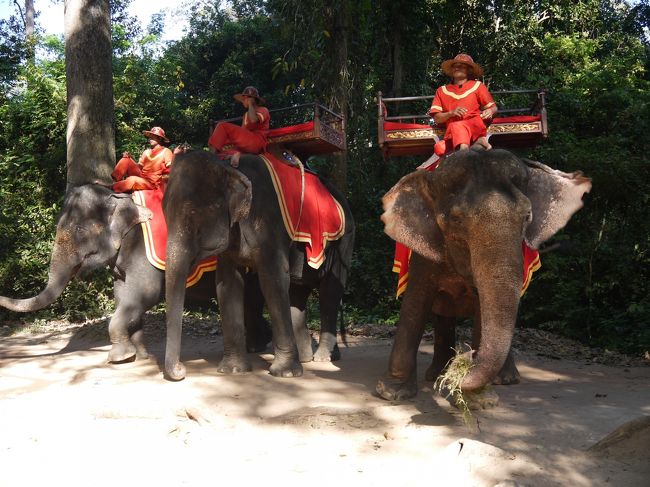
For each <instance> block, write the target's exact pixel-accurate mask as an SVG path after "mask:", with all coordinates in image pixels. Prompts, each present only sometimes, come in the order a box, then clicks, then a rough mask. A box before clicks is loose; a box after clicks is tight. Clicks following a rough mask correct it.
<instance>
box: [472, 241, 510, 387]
mask: <svg viewBox="0 0 650 487" xmlns="http://www.w3.org/2000/svg"><path fill="white" fill-rule="evenodd" d="M519 255H521V251H520V250H519ZM488 257H489V256H487V255H486V256H485V257H484V259H483V262H489V264H487V265H483V266H482V269H481V270H478V271H475V282H476V285H477V290H478V295H479V300H480V309H481V316H480V319H481V327H480V330H481V336H480V341H479V346H478V351H477V352H476V354H475V356H474V366H473V367H472V368H471V369H470V372H469V374H468V375H467V376H466V377H465V378H464V379H463V381H462V383H461V385H460V387H461V389H462V390H463V391H465V392H471V391H475V390H477V389H480V388H482V387H484V386H486V385H487V384H489V383H490V382H491V381H492V380H493V379H494V378H495V377H496V376H497V374H498V373H499V371H500V370H501V368H502V367H503V364H504V363H505V361H506V358H507V357H508V352H509V351H510V344H511V342H512V336H513V334H514V329H515V322H516V319H517V309H518V307H519V297H520V293H521V285H522V271H521V259H513V260H514V262H501V263H496V264H495V263H494V256H492V257H491V259H490V260H485V259H486V258H488Z"/></svg>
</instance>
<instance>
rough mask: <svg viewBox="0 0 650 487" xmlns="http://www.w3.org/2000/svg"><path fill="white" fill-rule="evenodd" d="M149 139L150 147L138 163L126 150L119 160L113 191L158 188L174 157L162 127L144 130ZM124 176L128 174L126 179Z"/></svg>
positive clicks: (114, 171)
mask: <svg viewBox="0 0 650 487" xmlns="http://www.w3.org/2000/svg"><path fill="white" fill-rule="evenodd" d="M142 133H143V134H144V136H145V137H147V138H148V139H149V145H150V148H149V149H146V150H145V151H144V152H143V153H142V155H141V156H140V160H139V161H138V163H137V164H136V163H135V161H134V160H133V159H132V158H131V154H129V153H128V152H125V153H124V154H122V159H120V160H119V161H118V163H117V164H116V166H115V169H114V170H113V174H111V177H112V178H113V181H115V183H114V184H113V191H115V192H116V193H126V192H128V191H135V190H139V189H158V188H159V187H161V184H162V177H163V174H166V173H168V172H169V166H171V163H172V161H173V159H174V155H173V153H172V151H171V150H170V149H168V148H167V147H165V146H164V145H163V144H168V143H169V139H168V138H167V137H165V131H164V130H163V129H162V128H160V127H153V128H152V129H151V130H145V131H144V132H142ZM124 176H127V177H126V179H122V178H124Z"/></svg>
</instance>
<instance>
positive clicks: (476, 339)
mask: <svg viewBox="0 0 650 487" xmlns="http://www.w3.org/2000/svg"><path fill="white" fill-rule="evenodd" d="M481 330H482V328H481V313H480V310H478V311H477V313H476V315H475V316H474V326H473V331H472V348H473V349H474V350H478V346H479V343H481ZM520 377H521V375H520V374H519V370H517V365H516V364H515V358H514V355H513V353H512V347H511V348H510V350H508V357H507V358H506V361H505V362H504V364H503V367H501V370H500V371H499V373H498V374H497V376H496V377H495V378H494V379H493V380H492V384H497V385H503V386H507V385H511V384H519V381H520Z"/></svg>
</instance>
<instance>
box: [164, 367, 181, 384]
mask: <svg viewBox="0 0 650 487" xmlns="http://www.w3.org/2000/svg"><path fill="white" fill-rule="evenodd" d="M185 374H186V370H185V366H184V365H183V364H182V363H180V362H176V363H174V364H169V365H168V364H167V363H165V374H164V375H165V378H166V379H167V380H173V381H179V380H183V379H185Z"/></svg>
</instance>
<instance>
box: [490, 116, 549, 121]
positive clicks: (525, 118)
mask: <svg viewBox="0 0 650 487" xmlns="http://www.w3.org/2000/svg"><path fill="white" fill-rule="evenodd" d="M541 119H542V116H541V115H514V116H512V117H495V118H494V119H493V120H492V123H526V122H539V121H540V120H541Z"/></svg>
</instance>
